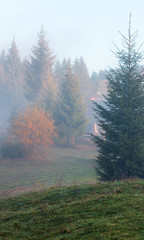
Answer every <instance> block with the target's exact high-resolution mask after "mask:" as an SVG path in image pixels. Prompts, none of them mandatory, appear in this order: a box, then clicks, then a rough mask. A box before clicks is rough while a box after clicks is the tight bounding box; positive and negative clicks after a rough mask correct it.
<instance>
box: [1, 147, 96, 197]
mask: <svg viewBox="0 0 144 240" xmlns="http://www.w3.org/2000/svg"><path fill="white" fill-rule="evenodd" d="M95 155H96V150H95V147H90V146H89V147H88V146H83V147H81V148H73V149H72V148H56V147H50V148H48V149H45V157H44V159H43V160H42V161H38V160H35V159H34V160H33V161H27V160H26V161H23V160H17V161H14V160H3V161H2V162H1V163H0V183H1V184H0V196H1V195H2V194H3V192H2V190H9V189H14V188H17V189H18V188H21V187H23V188H35V189H36V188H37V187H38V186H39V187H43V186H45V187H50V186H55V185H61V184H62V185H73V184H81V183H84V182H86V183H94V182H96V176H95V172H94V168H93V165H94V158H95Z"/></svg>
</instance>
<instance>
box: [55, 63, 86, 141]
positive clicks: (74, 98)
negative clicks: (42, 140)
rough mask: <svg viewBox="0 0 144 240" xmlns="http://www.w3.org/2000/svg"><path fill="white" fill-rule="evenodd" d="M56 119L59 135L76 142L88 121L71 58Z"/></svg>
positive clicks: (57, 107)
mask: <svg viewBox="0 0 144 240" xmlns="http://www.w3.org/2000/svg"><path fill="white" fill-rule="evenodd" d="M54 119H55V124H56V126H58V127H59V135H60V137H62V138H64V139H65V142H66V143H69V144H74V138H75V137H76V136H81V135H82V134H83V133H84V130H85V125H86V122H87V121H86V118H85V108H84V105H83V103H82V101H81V96H80V89H79V82H78V79H77V78H76V76H75V75H74V73H73V70H72V66H71V63H70V60H69V61H68V63H67V67H66V73H65V76H64V79H63V82H62V85H61V89H60V94H59V97H58V100H57V105H56V111H55V115H54Z"/></svg>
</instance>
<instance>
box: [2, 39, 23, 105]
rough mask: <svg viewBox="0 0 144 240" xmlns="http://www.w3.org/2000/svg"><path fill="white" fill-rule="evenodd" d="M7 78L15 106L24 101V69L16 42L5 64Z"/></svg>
mask: <svg viewBox="0 0 144 240" xmlns="http://www.w3.org/2000/svg"><path fill="white" fill-rule="evenodd" d="M5 77H6V82H7V84H8V88H9V91H10V92H11V93H13V101H14V104H16V105H17V104H19V103H20V102H22V101H23V67H22V62H21V59H20V56H19V51H18V48H17V46H16V43H15V40H13V41H12V44H11V47H10V49H9V52H8V55H7V57H6V63H5Z"/></svg>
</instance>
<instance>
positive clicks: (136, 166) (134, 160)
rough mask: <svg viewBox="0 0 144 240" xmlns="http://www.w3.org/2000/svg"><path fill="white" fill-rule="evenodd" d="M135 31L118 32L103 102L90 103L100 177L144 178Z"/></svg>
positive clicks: (142, 98) (142, 100) (143, 100)
mask: <svg viewBox="0 0 144 240" xmlns="http://www.w3.org/2000/svg"><path fill="white" fill-rule="evenodd" d="M136 37H137V32H136V33H134V34H131V26H130V24H129V31H128V38H127V37H125V36H123V35H122V43H123V46H124V49H122V50H119V49H118V48H117V52H116V53H115V54H116V57H117V58H118V67H117V68H116V69H110V71H109V72H108V74H107V80H108V92H107V95H106V96H105V100H104V105H99V104H98V103H96V102H95V103H94V111H95V117H96V119H97V121H98V124H99V127H100V129H101V136H92V139H93V141H94V142H95V143H96V144H97V146H98V149H99V154H98V157H97V160H96V172H97V173H98V174H99V176H100V178H101V179H102V180H115V179H123V178H129V177H135V176H136V177H140V178H144V74H143V71H142V69H141V67H140V66H139V64H140V61H141V60H142V57H143V56H142V53H141V52H139V50H137V49H136Z"/></svg>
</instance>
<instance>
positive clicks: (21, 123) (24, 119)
mask: <svg viewBox="0 0 144 240" xmlns="http://www.w3.org/2000/svg"><path fill="white" fill-rule="evenodd" d="M11 132H12V134H13V135H15V136H16V137H18V138H19V140H20V141H21V142H22V143H25V144H30V145H41V146H48V145H52V144H53V140H54V138H56V137H58V134H57V128H56V127H55V126H54V120H53V119H52V120H51V119H50V115H49V114H48V113H45V111H44V110H43V109H41V108H39V107H37V106H32V107H26V109H25V111H24V112H23V113H18V114H17V116H16V117H15V118H14V119H13V120H12V121H11Z"/></svg>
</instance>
